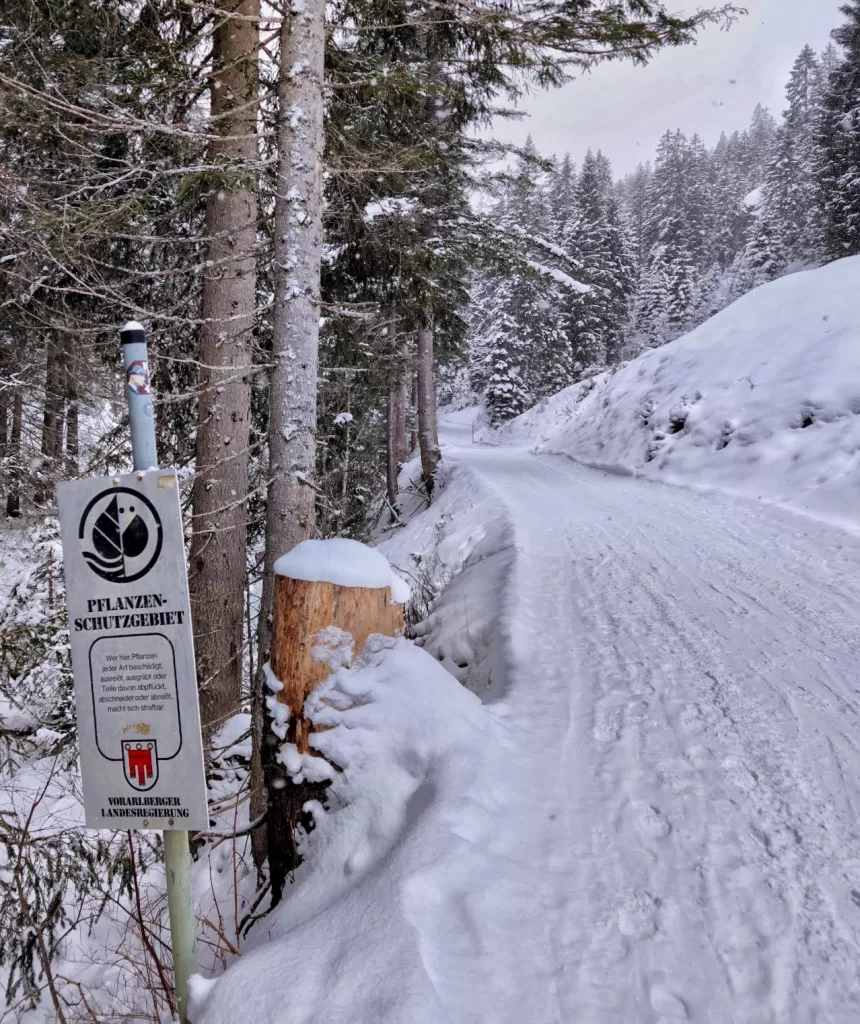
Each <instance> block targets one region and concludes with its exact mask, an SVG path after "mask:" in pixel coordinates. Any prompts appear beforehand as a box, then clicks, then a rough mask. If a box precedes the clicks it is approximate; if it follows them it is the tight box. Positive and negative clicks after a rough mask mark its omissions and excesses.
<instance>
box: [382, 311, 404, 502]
mask: <svg viewBox="0 0 860 1024" xmlns="http://www.w3.org/2000/svg"><path fill="white" fill-rule="evenodd" d="M396 330H397V325H396V322H395V319H394V317H393V316H392V317H391V320H390V321H389V327H388V331H389V338H390V341H391V348H392V351H393V352H395V353H396V357H397V360H396V363H395V371H394V376H393V377H392V380H391V385H390V389H389V392H388V431H387V438H386V440H387V452H386V456H387V458H386V484H387V491H388V501H389V504H390V505H391V507H392V509H394V508H395V506H396V503H397V478H398V477H399V475H400V470H401V469H402V468H403V463H404V462H405V461H406V459H407V457H408V452H407V446H406V365H405V361H406V348H405V346H403V345H401V346H397V345H396V344H395V341H396V335H395V331H396Z"/></svg>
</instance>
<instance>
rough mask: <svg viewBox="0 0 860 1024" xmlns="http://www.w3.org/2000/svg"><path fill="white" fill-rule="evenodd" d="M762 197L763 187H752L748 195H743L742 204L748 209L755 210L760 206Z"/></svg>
mask: <svg viewBox="0 0 860 1024" xmlns="http://www.w3.org/2000/svg"><path fill="white" fill-rule="evenodd" d="M762 197H763V189H762V188H761V187H759V188H754V189H753V190H752V192H750V193H749V195H746V196H744V206H745V207H746V208H747V209H748V210H757V209H758V208H759V207H760V206H761V201H762Z"/></svg>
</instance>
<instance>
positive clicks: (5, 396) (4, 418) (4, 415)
mask: <svg viewBox="0 0 860 1024" xmlns="http://www.w3.org/2000/svg"><path fill="white" fill-rule="evenodd" d="M8 443H9V391H8V389H7V387H6V386H5V385H3V384H0V461H2V460H3V459H5V458H6V446H7V444H8Z"/></svg>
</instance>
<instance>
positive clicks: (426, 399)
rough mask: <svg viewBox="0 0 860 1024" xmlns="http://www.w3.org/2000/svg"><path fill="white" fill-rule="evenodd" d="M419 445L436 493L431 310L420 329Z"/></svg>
mask: <svg viewBox="0 0 860 1024" xmlns="http://www.w3.org/2000/svg"><path fill="white" fill-rule="evenodd" d="M418 447H419V449H420V451H421V478H422V480H423V481H424V486H425V487H426V488H427V493H428V494H432V493H433V479H434V474H435V472H436V467H437V466H438V465H439V460H440V459H441V455H440V453H439V431H438V428H437V425H436V367H435V362H434V359H433V321H432V319H431V316H430V314H429V313H427V314H425V317H424V323H423V324H422V326H421V327H420V328H419V330H418Z"/></svg>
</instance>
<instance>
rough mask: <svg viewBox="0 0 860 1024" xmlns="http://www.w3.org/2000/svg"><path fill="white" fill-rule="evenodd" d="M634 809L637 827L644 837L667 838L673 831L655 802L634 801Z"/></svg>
mask: <svg viewBox="0 0 860 1024" xmlns="http://www.w3.org/2000/svg"><path fill="white" fill-rule="evenodd" d="M633 810H634V812H635V814H636V827H637V828H638V830H639V834H640V835H641V836H642V838H643V839H646V840H648V839H665V837H666V836H667V835H669V833H670V832H671V831H672V826H671V825H670V824H669V822H668V821H666V818H665V817H664V816H663V813H662V812H661V811H660V810H659V808H657V807H654V805H653V804H649V803H645V802H644V801H640V800H637V801H634V803H633Z"/></svg>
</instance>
